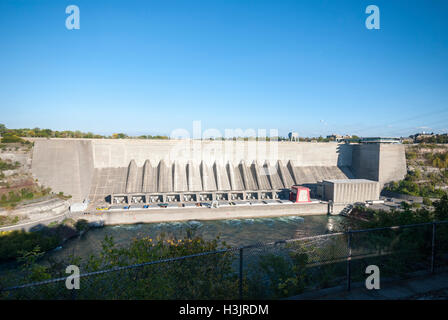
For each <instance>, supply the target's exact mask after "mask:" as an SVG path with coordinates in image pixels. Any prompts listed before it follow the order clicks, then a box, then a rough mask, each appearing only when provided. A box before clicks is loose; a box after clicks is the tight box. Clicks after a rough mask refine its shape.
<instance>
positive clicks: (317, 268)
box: [0, 221, 448, 299]
mask: <svg viewBox="0 0 448 320" xmlns="http://www.w3.org/2000/svg"><path fill="white" fill-rule="evenodd" d="M447 240H448V221H443V222H432V223H422V224H414V225H404V226H396V227H387V228H376V229H366V230H353V231H348V232H341V233H332V234H325V235H320V236H313V237H307V238H301V239H291V240H284V241H277V242H273V243H267V244H261V243H260V244H257V245H252V246H245V247H241V248H232V249H223V250H218V251H212V252H204V253H199V254H193V255H189V256H182V257H170V258H166V259H162V260H157V261H149V262H146V263H141V264H136V265H130V266H121V267H115V268H111V269H105V270H101V271H96V272H91V273H86V274H81V275H80V278H79V283H80V288H79V289H73V290H68V289H67V288H66V280H67V278H65V277H61V278H57V279H49V280H46V281H41V282H37V283H28V284H24V285H19V286H14V287H9V288H5V289H3V290H1V292H0V297H1V298H2V299H281V298H287V297H291V296H295V295H298V294H301V293H304V292H307V291H313V290H318V289H323V288H328V287H335V286H342V287H343V288H344V289H345V290H350V288H351V286H352V283H355V282H356V283H364V281H365V279H366V277H367V276H368V274H366V268H367V267H368V266H370V265H376V266H378V268H379V270H380V279H381V288H386V287H387V286H388V283H390V281H388V280H395V279H403V278H409V277H412V276H413V275H415V272H424V273H433V272H436V271H438V270H442V269H445V267H447V266H448V241H447Z"/></svg>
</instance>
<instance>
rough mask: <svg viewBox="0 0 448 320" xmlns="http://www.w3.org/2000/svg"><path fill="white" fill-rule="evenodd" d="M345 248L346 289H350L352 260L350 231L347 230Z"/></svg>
mask: <svg viewBox="0 0 448 320" xmlns="http://www.w3.org/2000/svg"><path fill="white" fill-rule="evenodd" d="M347 248H348V256H347V291H350V287H351V276H352V274H351V265H350V263H351V260H352V232H351V231H350V230H348V237H347Z"/></svg>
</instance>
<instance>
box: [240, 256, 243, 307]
mask: <svg viewBox="0 0 448 320" xmlns="http://www.w3.org/2000/svg"><path fill="white" fill-rule="evenodd" d="M239 298H240V300H243V248H240V283H239Z"/></svg>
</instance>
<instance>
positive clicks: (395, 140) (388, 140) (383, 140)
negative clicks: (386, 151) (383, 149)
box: [359, 137, 401, 143]
mask: <svg viewBox="0 0 448 320" xmlns="http://www.w3.org/2000/svg"><path fill="white" fill-rule="evenodd" d="M359 142H360V143H401V140H400V139H399V138H381V137H371V138H361V139H360V141H359Z"/></svg>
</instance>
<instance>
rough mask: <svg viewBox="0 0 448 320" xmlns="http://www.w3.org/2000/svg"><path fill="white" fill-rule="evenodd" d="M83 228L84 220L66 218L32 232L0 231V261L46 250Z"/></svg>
mask: <svg viewBox="0 0 448 320" xmlns="http://www.w3.org/2000/svg"><path fill="white" fill-rule="evenodd" d="M85 230H86V221H85V220H78V221H77V222H75V221H74V220H72V219H66V220H64V221H63V222H62V223H57V224H52V225H49V226H41V228H40V229H39V230H37V231H33V232H28V231H23V230H14V231H0V262H6V261H11V260H15V259H20V258H22V257H23V255H26V254H28V253H30V252H34V253H37V252H39V253H44V252H47V251H49V250H52V249H54V248H56V247H58V246H59V245H61V244H62V243H63V242H64V241H66V240H67V239H70V238H72V237H74V236H76V235H78V234H79V233H80V232H83V231H85Z"/></svg>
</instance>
